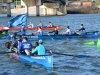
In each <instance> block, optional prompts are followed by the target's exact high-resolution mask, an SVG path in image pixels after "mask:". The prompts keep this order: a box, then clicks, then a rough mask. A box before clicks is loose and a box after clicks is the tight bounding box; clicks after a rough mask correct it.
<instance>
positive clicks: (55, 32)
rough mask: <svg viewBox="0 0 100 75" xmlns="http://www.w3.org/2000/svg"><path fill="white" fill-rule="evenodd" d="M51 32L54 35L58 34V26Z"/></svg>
mask: <svg viewBox="0 0 100 75" xmlns="http://www.w3.org/2000/svg"><path fill="white" fill-rule="evenodd" d="M49 33H54V35H58V33H59V32H58V27H56V28H55V29H54V30H53V31H51V32H49Z"/></svg>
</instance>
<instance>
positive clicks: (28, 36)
mask: <svg viewBox="0 0 100 75" xmlns="http://www.w3.org/2000/svg"><path fill="white" fill-rule="evenodd" d="M97 36H98V31H94V32H90V33H87V34H80V35H79V34H72V35H42V36H33V35H24V36H23V37H27V38H28V39H50V38H53V39H63V38H93V37H97Z"/></svg>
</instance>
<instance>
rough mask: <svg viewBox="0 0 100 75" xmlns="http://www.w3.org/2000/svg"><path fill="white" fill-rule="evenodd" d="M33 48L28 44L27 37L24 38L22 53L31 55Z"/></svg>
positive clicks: (21, 47)
mask: <svg viewBox="0 0 100 75" xmlns="http://www.w3.org/2000/svg"><path fill="white" fill-rule="evenodd" d="M31 48H32V44H31V43H30V42H28V39H27V37H24V38H23V41H22V43H21V46H20V53H22V54H26V55H30V51H31Z"/></svg>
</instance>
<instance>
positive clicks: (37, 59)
mask: <svg viewBox="0 0 100 75" xmlns="http://www.w3.org/2000/svg"><path fill="white" fill-rule="evenodd" d="M9 57H10V58H13V59H15V60H18V61H20V62H22V63H25V64H28V65H34V64H37V65H40V66H43V67H45V68H52V67H53V55H41V56H27V55H22V54H17V53H9Z"/></svg>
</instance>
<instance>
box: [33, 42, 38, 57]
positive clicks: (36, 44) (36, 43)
mask: <svg viewBox="0 0 100 75" xmlns="http://www.w3.org/2000/svg"><path fill="white" fill-rule="evenodd" d="M37 46H39V43H38V42H35V44H34V46H33V47H32V50H34V49H35V48H36V47H37ZM32 50H31V51H32ZM37 54H38V53H37V52H35V53H34V54H31V55H34V56H36V55H37Z"/></svg>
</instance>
